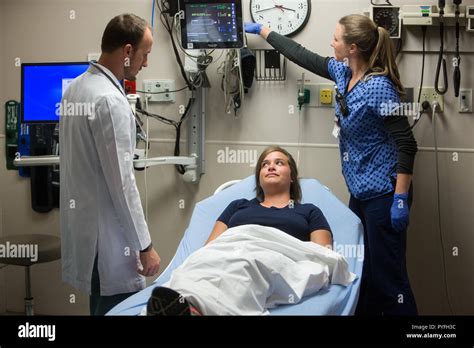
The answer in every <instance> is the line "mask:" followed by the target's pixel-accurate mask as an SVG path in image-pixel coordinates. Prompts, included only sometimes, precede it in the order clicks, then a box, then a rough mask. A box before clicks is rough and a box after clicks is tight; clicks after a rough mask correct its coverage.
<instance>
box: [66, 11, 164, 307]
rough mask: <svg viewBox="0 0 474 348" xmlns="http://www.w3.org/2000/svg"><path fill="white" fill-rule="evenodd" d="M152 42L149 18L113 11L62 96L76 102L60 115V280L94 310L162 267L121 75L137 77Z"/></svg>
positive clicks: (68, 102) (118, 299)
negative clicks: (97, 48) (92, 59)
mask: <svg viewBox="0 0 474 348" xmlns="http://www.w3.org/2000/svg"><path fill="white" fill-rule="evenodd" d="M152 45H153V37H152V32H151V29H150V27H149V25H148V24H147V23H146V21H145V20H143V19H142V18H140V17H138V16H135V15H133V14H122V15H119V16H117V17H114V18H113V19H112V20H111V21H110V22H109V23H108V24H107V27H106V28H105V31H104V34H103V36H102V45H101V49H102V54H101V56H100V59H99V61H98V62H97V63H92V64H91V66H90V67H89V69H88V70H87V71H86V72H85V73H84V74H82V75H81V76H79V77H78V78H77V79H75V80H74V81H73V82H72V84H71V85H70V86H69V88H68V89H67V90H66V92H65V93H64V95H63V100H62V101H61V105H68V108H69V106H70V105H77V106H78V107H77V108H76V109H75V110H76V113H75V114H74V115H71V113H70V112H67V113H64V112H62V116H61V119H60V144H61V145H60V146H61V156H60V158H61V159H60V168H61V203H60V204H61V206H60V212H61V216H60V220H61V223H60V224H61V244H62V245H61V246H62V271H63V280H64V281H65V282H67V283H69V284H71V285H72V286H74V287H75V288H77V289H79V290H82V291H84V292H87V293H88V294H89V295H90V312H91V315H104V314H105V313H107V312H108V311H109V310H110V309H111V308H112V307H114V306H115V305H116V304H118V303H119V302H121V301H123V300H124V299H125V298H127V297H128V296H130V295H132V294H133V293H135V292H137V291H139V290H141V289H143V288H144V287H145V277H150V276H153V275H155V274H157V273H158V270H159V266H160V257H159V256H158V254H157V253H156V251H155V250H154V248H153V246H152V243H151V238H150V234H149V232H148V226H147V224H146V221H145V218H144V214H143V209H142V205H141V202H140V196H139V193H138V189H137V184H136V182H135V175H134V172H133V162H132V160H133V153H134V150H135V145H136V126H135V119H134V116H133V114H132V112H131V108H130V105H129V103H128V101H127V98H126V95H125V92H124V90H123V88H122V86H121V85H120V82H119V81H120V80H123V79H124V78H125V79H127V80H135V79H136V75H137V74H138V72H139V71H140V70H141V69H142V67H146V66H147V59H148V54H149V53H150V51H151V47H152ZM79 106H81V107H79ZM68 111H70V110H68ZM78 111H81V112H78Z"/></svg>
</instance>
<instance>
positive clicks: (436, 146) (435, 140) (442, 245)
mask: <svg viewBox="0 0 474 348" xmlns="http://www.w3.org/2000/svg"><path fill="white" fill-rule="evenodd" d="M438 107H439V104H438V103H437V102H434V103H433V105H432V112H433V115H432V117H433V139H434V148H435V163H436V192H437V205H438V207H437V208H438V230H439V238H440V242H441V251H442V256H443V257H442V266H443V274H444V288H445V291H446V300H447V302H448V307H449V312H450V314H453V308H452V306H451V301H450V299H449V289H448V279H447V272H446V256H445V251H444V241H443V230H442V226H441V199H440V190H439V186H440V185H439V163H438V139H437V136H436V130H437V129H436V127H437V122H436V119H437V115H436V109H437V108H438Z"/></svg>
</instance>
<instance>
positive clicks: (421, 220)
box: [0, 0, 474, 315]
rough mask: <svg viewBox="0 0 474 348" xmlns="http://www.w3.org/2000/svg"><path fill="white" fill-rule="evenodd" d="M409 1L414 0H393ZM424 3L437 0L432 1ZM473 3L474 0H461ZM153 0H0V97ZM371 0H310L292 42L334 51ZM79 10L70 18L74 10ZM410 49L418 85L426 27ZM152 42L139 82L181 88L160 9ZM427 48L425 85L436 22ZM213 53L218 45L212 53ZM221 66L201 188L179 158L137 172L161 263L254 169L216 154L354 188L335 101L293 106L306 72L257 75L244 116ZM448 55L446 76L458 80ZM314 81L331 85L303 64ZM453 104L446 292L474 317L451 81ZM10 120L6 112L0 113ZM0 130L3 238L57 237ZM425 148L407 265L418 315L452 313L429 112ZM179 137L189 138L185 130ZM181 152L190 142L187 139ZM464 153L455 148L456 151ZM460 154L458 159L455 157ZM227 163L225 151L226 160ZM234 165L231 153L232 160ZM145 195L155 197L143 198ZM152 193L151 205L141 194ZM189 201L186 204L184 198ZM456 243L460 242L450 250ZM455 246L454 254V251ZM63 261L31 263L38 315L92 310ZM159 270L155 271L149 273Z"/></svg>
mask: <svg viewBox="0 0 474 348" xmlns="http://www.w3.org/2000/svg"><path fill="white" fill-rule="evenodd" d="M243 2H244V14H245V18H246V20H249V19H250V14H249V11H248V5H249V1H248V0H244V1H243ZM394 3H396V4H409V3H415V1H411V2H410V1H405V0H403V1H402V0H400V1H394ZM426 3H432V4H435V3H436V1H427V2H426ZM464 3H467V4H472V5H474V0H470V1H464ZM151 4H152V2H151V1H148V0H134V1H132V0H114V1H111V0H99V1H97V0H81V1H79V0H76V1H67V2H66V1H61V0H39V1H38V0H2V1H0V47H2V49H1V50H0V81H2V83H0V103H1V105H2V110H3V105H4V103H5V102H6V101H7V100H10V99H14V100H19V99H20V68H19V67H17V66H15V58H17V57H19V58H21V61H22V62H48V61H84V60H85V59H86V57H87V54H88V53H89V52H99V51H100V38H101V35H102V32H103V29H104V27H105V25H106V23H107V22H108V20H109V19H110V18H112V17H113V16H115V15H117V14H119V13H123V12H133V13H136V14H137V15H140V16H142V17H144V18H146V19H148V20H150V18H151V7H152V6H151ZM368 5H369V1H355V0H324V1H323V0H313V1H312V14H311V18H310V20H309V23H308V25H307V26H306V28H305V29H304V30H303V31H302V32H301V33H299V34H298V35H297V36H295V40H297V41H298V42H300V43H301V44H303V45H304V46H306V47H307V48H309V49H311V50H314V51H317V52H319V53H320V54H322V55H328V56H329V55H331V54H332V49H331V47H330V46H329V45H330V42H331V40H332V34H333V31H334V27H335V24H336V22H337V20H338V19H339V18H340V17H341V16H343V15H345V14H350V13H359V12H361V11H362V10H363V9H364V8H367V7H368ZM71 11H74V15H75V16H74V18H72V16H71V14H72V12H71ZM405 34H406V35H405V40H404V52H403V54H402V55H401V59H400V61H399V67H400V71H401V77H402V81H403V83H404V84H405V86H407V87H415V86H418V85H419V80H420V67H421V54H420V48H421V39H420V37H421V34H420V33H419V29H410V30H407V31H406V32H405ZM446 35H447V38H448V43H447V49H448V51H449V52H450V53H448V63H449V62H450V61H451V58H452V56H453V54H452V51H453V47H454V46H453V44H454V42H453V41H454V31H453V30H452V29H451V28H450V29H449V30H447V34H446ZM154 37H155V44H154V46H153V51H152V53H151V54H150V56H149V66H148V68H145V69H143V70H142V72H141V73H140V75H139V78H138V86H139V87H141V81H142V80H143V79H147V78H170V79H175V80H176V87H177V88H179V87H182V86H183V85H184V82H183V80H182V78H181V76H180V74H179V69H178V66H177V64H176V60H175V58H174V56H173V55H172V53H171V52H172V51H171V46H170V41H169V37H168V36H167V35H166V33H165V32H164V30H163V27H162V26H161V24H160V22H159V19H158V17H156V20H155V28H154ZM248 37H249V46H250V47H252V48H264V47H267V45H266V43H265V42H264V41H263V40H262V39H260V38H258V37H252V36H251V35H248ZM428 38H429V39H428V51H429V53H428V54H427V58H426V69H425V85H426V86H433V81H434V76H433V75H434V72H435V69H436V60H437V54H436V52H435V51H436V50H437V49H438V47H439V41H438V36H437V32H436V29H435V28H430V29H429V30H428ZM473 42H474V36H473V34H470V35H467V34H466V33H464V32H463V33H462V36H461V48H462V51H463V55H462V63H461V65H462V71H463V76H462V83H461V87H464V88H471V89H472V88H474V79H473V74H472V70H473V68H474V57H473V50H474V44H473ZM214 57H215V58H216V59H217V58H218V57H219V54H218V53H217V54H214ZM222 59H223V58H221V59H220V60H219V61H218V62H217V63H214V64H212V65H211V66H210V67H209V68H208V74H209V77H210V81H211V84H212V88H211V89H210V90H209V91H208V92H207V96H206V102H207V107H206V146H205V150H206V165H205V174H204V175H203V176H202V178H201V180H200V182H199V184H198V185H192V184H188V183H184V182H183V180H182V179H181V177H180V176H179V174H177V172H176V171H175V169H174V167H172V166H157V167H153V168H150V169H149V170H148V171H147V173H146V183H147V185H146V187H145V173H143V172H137V174H136V175H137V181H138V185H139V190H140V192H141V196H142V202H143V205H144V207H145V206H146V207H147V209H146V210H147V212H148V224H149V227H150V233H151V235H152V239H153V244H154V245H155V248H156V249H157V251H158V252H159V254H160V256H161V259H162V270H164V268H165V266H166V265H167V264H168V263H169V262H170V260H171V258H172V256H173V255H174V252H175V250H176V248H177V246H178V243H179V241H180V239H181V237H182V236H183V232H184V230H185V228H186V226H187V224H188V222H189V219H190V217H191V213H192V210H193V206H194V204H195V203H196V202H198V201H199V200H202V199H204V198H205V197H208V196H209V195H211V194H212V193H213V192H214V190H215V189H216V188H217V187H218V186H219V185H220V184H222V183H223V182H225V181H228V180H232V179H240V178H244V177H246V176H248V175H252V174H253V172H254V169H255V168H254V167H253V166H252V163H221V162H222V158H221V157H219V154H221V153H223V152H225V151H226V149H227V151H232V150H249V151H254V150H256V151H257V153H260V152H261V150H263V149H264V148H265V147H266V146H267V145H270V144H280V145H283V146H284V147H285V148H287V149H288V150H289V151H290V152H291V153H292V154H293V155H294V156H295V157H296V158H298V162H299V169H300V175H301V176H303V177H314V178H317V179H318V180H320V181H321V182H322V183H324V184H325V185H326V186H328V187H329V188H330V189H331V190H332V191H333V192H334V193H335V194H336V196H337V197H339V198H340V199H341V200H342V201H343V202H348V198H349V195H348V192H347V189H346V186H345V182H344V179H343V177H342V175H341V170H340V159H339V149H338V145H337V141H336V139H334V138H333V137H332V135H331V131H332V127H333V117H334V110H331V109H309V110H306V111H304V112H303V113H301V114H298V112H295V113H294V114H290V113H289V110H290V109H291V108H289V106H290V105H295V104H296V89H297V83H296V80H297V79H299V78H301V73H302V72H303V69H301V68H299V67H297V66H296V65H294V64H293V63H290V62H289V63H288V72H287V79H286V81H284V82H254V85H253V87H252V89H251V90H250V93H249V94H248V95H246V96H245V100H244V103H243V106H242V108H241V109H240V110H239V111H238V114H237V117H235V116H234V114H233V113H231V114H226V113H225V110H224V107H223V103H222V100H223V93H222V91H221V89H220V79H221V75H219V74H217V72H216V70H217V66H218V65H219V64H220V62H222ZM451 70H452V68H451V64H448V76H449V78H450V82H451V76H452V71H451ZM305 77H306V78H307V79H310V80H311V81H312V82H325V81H324V80H323V79H321V78H318V77H317V76H315V75H313V74H311V73H309V72H306V73H305ZM186 100H187V99H186V93H178V95H177V102H176V103H174V104H170V105H161V104H159V105H156V104H153V105H150V109H151V111H153V112H157V113H160V114H161V115H165V116H169V117H174V118H175V119H177V117H178V107H179V105H182V104H186ZM445 103H446V105H445V112H444V114H442V115H440V116H439V118H438V129H437V135H438V145H439V147H440V152H439V154H438V156H439V171H440V172H439V175H440V198H441V200H440V203H441V212H442V214H441V225H442V231H443V242H444V252H445V254H446V270H447V280H448V291H449V294H450V299H451V304H452V307H453V310H454V313H455V314H471V315H472V314H474V299H473V297H472V293H474V277H473V275H472V271H471V269H472V266H473V265H474V233H473V226H474V137H473V130H474V114H472V113H471V114H460V113H458V112H457V101H456V100H455V99H454V97H453V89H452V88H451V89H450V91H449V92H448V94H447V95H446V97H445ZM0 115H1V116H0V124H2V125H3V124H4V112H3V111H2V112H0ZM149 127H150V132H149V134H150V137H151V138H152V144H151V156H163V155H171V154H172V150H173V141H174V129H172V128H170V127H167V126H163V125H160V124H158V123H157V122H156V121H155V120H151V121H150V123H149ZM4 133H5V132H4V128H3V126H2V127H0V140H1V141H0V158H1V166H0V175H1V180H0V235H10V234H21V233H45V234H52V235H57V236H59V212H58V210H53V211H52V212H50V213H47V214H39V213H36V212H34V211H33V210H32V209H31V200H30V181H29V180H28V179H25V178H21V177H19V176H18V173H17V172H16V171H7V170H6V167H5V155H4V154H5V141H4V139H5V136H4ZM414 134H415V137H416V139H417V141H418V146H419V152H418V155H417V158H416V163H415V177H414V189H415V200H414V205H413V209H412V212H411V225H410V228H409V232H408V250H407V263H408V269H409V274H410V278H411V282H412V287H413V290H414V293H415V297H416V299H417V302H418V306H419V311H420V313H421V314H449V309H448V303H447V300H446V293H445V288H444V285H443V284H444V279H443V277H444V275H443V261H442V260H443V258H442V246H441V242H440V236H439V231H438V226H437V224H438V222H437V216H438V215H437V195H436V193H437V189H436V169H435V153H434V150H433V122H432V120H431V117H427V116H424V117H423V119H422V120H421V121H420V123H419V124H418V125H417V127H416V128H415V131H414ZM182 139H186V136H185V134H183V136H182ZM182 149H183V151H185V150H184V149H186V144H185V143H184V142H183V143H182ZM456 154H457V157H456ZM456 160H457V161H456ZM224 162H225V159H224ZM227 162H229V161H227ZM145 198H147V200H146V199H145ZM146 201H147V203H145V202H146ZM183 203H184V206H183ZM453 248H457V249H453ZM453 250H454V255H453ZM60 272H61V267H60V262H59V261H55V262H51V263H47V264H39V265H35V266H33V268H32V281H33V285H32V286H33V295H34V296H35V305H36V312H37V313H40V314H88V298H87V296H86V295H84V294H81V293H80V292H78V291H76V290H75V289H73V288H71V287H70V286H69V285H66V284H64V283H62V282H61V274H60ZM151 280H152V279H149V281H151ZM23 291H24V274H23V269H21V268H19V267H16V266H9V267H7V268H4V269H1V270H0V313H1V312H4V311H9V312H21V311H22V310H23V297H24V295H23Z"/></svg>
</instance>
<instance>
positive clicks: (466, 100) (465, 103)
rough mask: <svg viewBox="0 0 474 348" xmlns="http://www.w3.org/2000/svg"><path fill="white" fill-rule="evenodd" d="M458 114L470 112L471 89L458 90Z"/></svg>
mask: <svg viewBox="0 0 474 348" xmlns="http://www.w3.org/2000/svg"><path fill="white" fill-rule="evenodd" d="M458 111H459V112H463V113H464V112H472V89H467V88H461V89H460V90H459V105H458Z"/></svg>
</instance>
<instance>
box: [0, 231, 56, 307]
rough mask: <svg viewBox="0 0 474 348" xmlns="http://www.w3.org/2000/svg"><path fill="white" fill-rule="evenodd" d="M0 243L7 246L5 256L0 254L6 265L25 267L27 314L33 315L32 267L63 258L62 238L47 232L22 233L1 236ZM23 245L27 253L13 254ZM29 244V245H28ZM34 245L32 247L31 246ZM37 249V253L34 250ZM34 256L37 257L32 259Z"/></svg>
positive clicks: (1, 261)
mask: <svg viewBox="0 0 474 348" xmlns="http://www.w3.org/2000/svg"><path fill="white" fill-rule="evenodd" d="M0 245H3V246H4V248H5V256H6V257H3V256H4V255H0V263H3V264H5V265H15V266H23V267H25V296H26V297H25V314H26V315H33V314H34V312H33V296H32V295H31V278H30V267H31V266H32V265H34V264H37V263H45V262H50V261H55V260H58V259H60V258H61V239H59V238H58V237H55V236H50V235H47V234H21V235H17V236H7V237H2V238H0ZM20 246H23V247H22V251H23V252H24V253H25V252H26V251H28V253H27V255H18V254H17V255H16V256H15V255H12V253H13V252H12V250H13V248H15V247H16V248H17V251H18V250H20V248H19V247H20ZM26 246H28V247H26ZM31 246H32V247H31ZM32 248H37V249H36V252H37V253H36V255H33V252H35V250H34V249H33V251H32ZM32 258H37V259H36V260H32Z"/></svg>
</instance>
